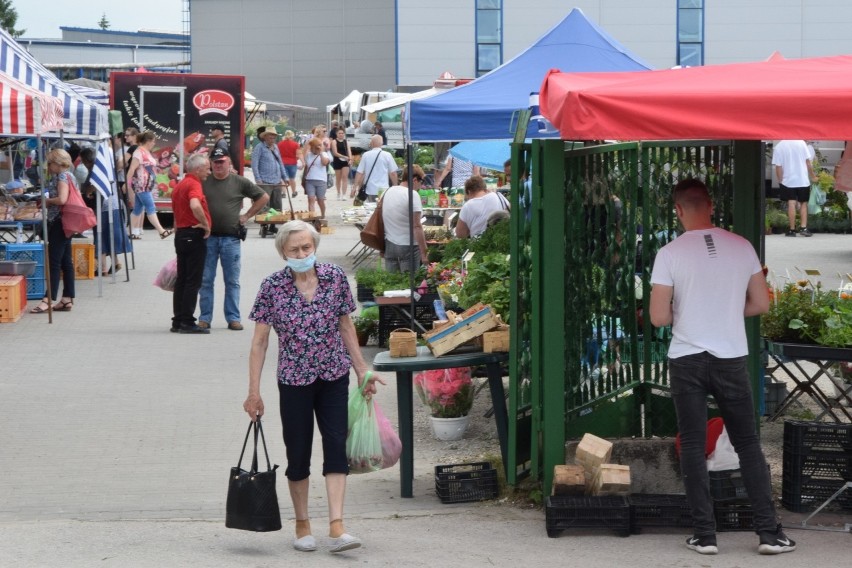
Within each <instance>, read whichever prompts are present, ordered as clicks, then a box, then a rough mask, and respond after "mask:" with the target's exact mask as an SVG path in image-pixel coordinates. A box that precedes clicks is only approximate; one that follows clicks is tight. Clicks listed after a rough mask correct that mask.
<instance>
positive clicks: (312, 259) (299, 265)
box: [287, 253, 317, 272]
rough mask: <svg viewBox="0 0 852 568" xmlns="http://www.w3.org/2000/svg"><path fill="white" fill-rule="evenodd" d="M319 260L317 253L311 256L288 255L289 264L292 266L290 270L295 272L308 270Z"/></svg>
mask: <svg viewBox="0 0 852 568" xmlns="http://www.w3.org/2000/svg"><path fill="white" fill-rule="evenodd" d="M316 262H317V255H316V254H314V253H312V254H311V255H310V256H306V257H305V258H290V257H289V256H288V257H287V266H289V267H290V270H292V271H293V272H307V271H308V270H310V269H311V268H313V267H314V264H316Z"/></svg>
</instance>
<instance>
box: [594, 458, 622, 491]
mask: <svg viewBox="0 0 852 568" xmlns="http://www.w3.org/2000/svg"><path fill="white" fill-rule="evenodd" d="M590 493H591V494H592V495H627V494H628V493H630V466H629V465H618V464H614V463H605V464H601V466H600V467H599V468H598V470H597V473H595V477H594V478H593V479H592V485H591V490H590Z"/></svg>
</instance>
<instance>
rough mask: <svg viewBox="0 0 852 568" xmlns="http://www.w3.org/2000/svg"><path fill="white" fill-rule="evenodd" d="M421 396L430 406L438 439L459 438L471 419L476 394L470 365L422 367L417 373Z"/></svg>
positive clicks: (433, 427)
mask: <svg viewBox="0 0 852 568" xmlns="http://www.w3.org/2000/svg"><path fill="white" fill-rule="evenodd" d="M414 388H415V389H416V390H417V394H418V396H419V397H420V400H421V401H422V402H423V404H425V405H426V406H428V407H429V412H430V415H431V421H432V432H433V433H434V435H435V437H436V438H438V439H439V440H447V441H452V440H460V439H461V438H462V437H463V436H464V433H465V430H467V426H468V424H469V423H470V416H469V413H470V409H471V407H472V406H473V398H474V396H475V394H476V390H475V389H474V385H473V380H472V379H471V369H470V367H458V368H455V369H436V370H432V371H423V372H422V373H418V374H417V375H415V377H414Z"/></svg>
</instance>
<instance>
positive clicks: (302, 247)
mask: <svg viewBox="0 0 852 568" xmlns="http://www.w3.org/2000/svg"><path fill="white" fill-rule="evenodd" d="M319 240H320V236H319V233H317V231H316V229H314V227H313V226H312V225H309V224H308V223H305V222H304V221H299V220H296V221H290V222H288V223H285V224H284V225H282V226H281V227H280V229H279V231H278V235H277V236H276V238H275V247H276V249H277V250H278V253H279V254H280V255H281V256H282V257H283V258H284V259H285V260H286V262H287V264H286V266H285V267H284V268H283V269H282V270H280V271H278V272H275V273H273V274H271V275H270V276H268V277H267V278H266V279H265V280H264V281H263V283H262V284H261V286H260V291H259V292H258V294H257V299H256V300H255V303H254V308H253V309H252V311H251V314H250V316H249V319H251V320H252V321H254V322H255V330H254V336H253V338H252V344H251V352H250V355H249V393H248V398H246V401H245V403H243V409H244V410H245V411H246V412H247V413H248V414H249V416H250V417H251V418H252V420H255V419H256V418H257V417H258V416H262V415H263V413H264V403H263V400H262V398H261V396H260V377H261V371H262V370H263V363H264V360H265V358H266V351H267V348H268V346H269V332H270V330H272V329H274V330H275V332H276V335H277V337H278V366H277V370H276V378H277V380H278V393H279V404H280V413H281V424H282V426H283V430H284V446H285V447H286V450H287V468H286V470H285V472H284V474H285V476H286V477H287V483H288V487H289V490H290V497H291V499H292V501H293V511H294V513H295V517H296V539H295V541H294V542H293V547H294V548H295V549H296V550H300V551H312V550H316V548H317V542H316V539H315V538H314V536H313V534H312V532H311V525H310V520H309V518H308V489H309V476H310V473H311V472H310V462H311V446H312V443H313V432H314V418H316V423H317V425H318V426H319V429H320V434H321V436H322V446H323V471H322V473H323V475H324V476H325V486H326V492H327V496H328V514H329V517H328V518H329V536H330V537H331V542H330V550H331V552H342V551H344V550H350V549H353V548H358V547H359V546H361V541H360V539H358V538H356V537H354V536H352V535H350V534H348V533H347V532H346V531H345V530H344V526H343V501H344V496H345V493H346V476H347V474H348V473H349V464H348V461H347V455H346V437H347V428H348V412H347V402H348V394H349V393H348V391H349V372H350V368H351V369H353V370H354V371H355V375H356V376H357V378H358V385H359V387H360V386H363V393H364V397H372V395H374V394H375V393H376V382H378V383H381V384H384V381H382V380H381V379H380V378H379V377H378V376H377V375H375V374H373V373H372V372H371V371H368V369H367V363H366V362H365V360H364V357H363V356H362V355H361V351H360V348H359V347H358V338H357V336H356V334H355V327H354V325H353V324H352V320H351V319H350V317H349V314H350V313H352V312H353V311H354V310H355V302H354V301H353V299H352V292H351V290H350V288H349V283H348V281H347V280H346V275H345V274H344V272H343V270H342V269H341V268H340V267H338V266H335V265H333V264H327V263H317V262H316V250H317V246H318V245H319ZM365 382H366V383H367V384H366V385H365V384H364V383H365Z"/></svg>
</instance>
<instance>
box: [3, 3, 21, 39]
mask: <svg viewBox="0 0 852 568" xmlns="http://www.w3.org/2000/svg"><path fill="white" fill-rule="evenodd" d="M17 23H18V11H17V10H15V7H14V6H12V0H0V28H3V29H4V30H6V31H7V32H9V35H11V36H12V37H21V35H23V34H24V32H26V31H27V30H16V29H15V24H17Z"/></svg>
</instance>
